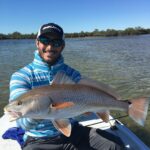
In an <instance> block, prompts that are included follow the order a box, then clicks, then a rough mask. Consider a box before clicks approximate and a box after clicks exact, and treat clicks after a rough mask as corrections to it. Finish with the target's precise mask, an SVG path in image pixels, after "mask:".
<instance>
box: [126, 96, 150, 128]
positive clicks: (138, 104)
mask: <svg viewBox="0 0 150 150" xmlns="http://www.w3.org/2000/svg"><path fill="white" fill-rule="evenodd" d="M148 106H149V99H148V98H138V99H133V100H131V104H130V105H129V116H130V117H131V118H132V119H133V120H134V121H135V122H137V123H138V124H139V125H141V126H144V123H145V120H146V116H147V111H148Z"/></svg>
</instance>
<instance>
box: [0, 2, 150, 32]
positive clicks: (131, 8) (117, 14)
mask: <svg viewBox="0 0 150 150" xmlns="http://www.w3.org/2000/svg"><path fill="white" fill-rule="evenodd" d="M48 22H55V23H57V24H59V25H61V26H62V27H63V29H64V31H65V32H66V33H70V32H81V31H93V30H95V29H99V30H106V29H125V28H127V27H137V26H140V27H143V28H150V0H0V33H4V34H8V33H12V32H14V31H18V32H21V33H37V31H38V29H39V27H40V26H41V25H42V24H43V23H48Z"/></svg>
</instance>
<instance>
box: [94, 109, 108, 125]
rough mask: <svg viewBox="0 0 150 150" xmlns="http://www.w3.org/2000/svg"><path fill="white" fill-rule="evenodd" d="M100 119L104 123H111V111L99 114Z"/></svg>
mask: <svg viewBox="0 0 150 150" xmlns="http://www.w3.org/2000/svg"><path fill="white" fill-rule="evenodd" d="M96 114H97V116H98V117H100V118H101V119H102V120H103V121H104V122H109V114H110V113H109V111H107V110H106V111H103V112H97V113H96Z"/></svg>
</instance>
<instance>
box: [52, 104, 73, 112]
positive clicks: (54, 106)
mask: <svg viewBox="0 0 150 150" xmlns="http://www.w3.org/2000/svg"><path fill="white" fill-rule="evenodd" d="M74 105H75V104H74V103H73V102H57V103H53V104H52V105H51V106H50V107H51V109H53V110H58V109H65V108H68V107H72V106H74Z"/></svg>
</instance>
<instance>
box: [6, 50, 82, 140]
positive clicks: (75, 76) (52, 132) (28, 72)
mask: <svg viewBox="0 0 150 150" xmlns="http://www.w3.org/2000/svg"><path fill="white" fill-rule="evenodd" d="M58 71H64V72H65V73H66V74H67V75H68V76H69V77H70V78H71V79H72V80H73V81H74V82H76V83H77V82H79V80H80V79H81V75H80V73H79V72H78V71H76V70H74V69H73V68H71V67H69V66H68V65H66V64H65V63H64V59H63V57H62V56H61V57H60V59H59V60H58V61H57V62H56V63H55V65H52V66H49V65H48V64H47V63H46V62H44V61H43V59H42V58H41V57H40V56H39V53H38V51H35V57H34V60H33V62H32V63H30V64H28V65H27V66H25V67H24V68H22V69H20V70H19V71H17V72H15V73H14V74H13V75H12V76H11V80H10V98H9V99H10V101H13V100H15V99H16V98H17V97H18V96H20V95H21V94H23V93H25V92H27V91H29V90H31V89H33V88H36V87H39V86H43V85H49V84H51V83H52V80H53V77H54V76H55V75H56V73H57V72H58ZM17 122H18V124H19V126H21V127H22V128H23V129H25V130H26V133H25V138H26V137H27V136H28V135H29V136H34V137H53V136H56V135H58V134H60V132H59V131H57V130H56V129H55V127H54V126H53V124H52V123H51V121H50V120H33V119H30V118H22V119H19V120H18V121H17Z"/></svg>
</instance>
